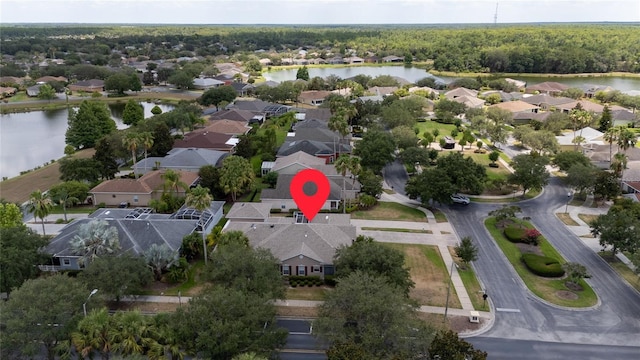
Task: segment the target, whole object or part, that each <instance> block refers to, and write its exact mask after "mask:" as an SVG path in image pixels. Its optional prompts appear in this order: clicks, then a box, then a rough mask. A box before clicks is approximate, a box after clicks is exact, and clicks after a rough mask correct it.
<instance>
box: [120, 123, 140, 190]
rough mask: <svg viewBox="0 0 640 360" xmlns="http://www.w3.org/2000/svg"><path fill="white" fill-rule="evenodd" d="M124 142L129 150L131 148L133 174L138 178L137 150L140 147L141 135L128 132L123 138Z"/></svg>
mask: <svg viewBox="0 0 640 360" xmlns="http://www.w3.org/2000/svg"><path fill="white" fill-rule="evenodd" d="M122 144H123V145H124V146H125V147H126V148H127V149H129V150H131V158H132V159H133V168H134V170H133V175H134V176H135V178H136V179H137V178H138V174H136V171H135V168H136V150H137V149H138V145H139V144H140V135H139V134H137V133H134V132H128V133H127V134H126V135H125V136H124V138H122Z"/></svg>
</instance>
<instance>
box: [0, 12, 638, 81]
mask: <svg viewBox="0 0 640 360" xmlns="http://www.w3.org/2000/svg"><path fill="white" fill-rule="evenodd" d="M0 39H1V40H2V54H3V55H12V56H15V57H16V58H18V59H19V58H26V57H27V55H33V54H47V57H49V58H51V57H55V58H59V59H65V63H66V64H67V65H73V64H74V63H76V64H77V63H80V60H82V61H89V62H90V63H92V64H94V65H105V64H107V63H108V62H109V59H110V57H111V56H112V51H113V50H119V51H120V52H122V54H125V55H128V56H129V57H137V56H145V57H148V58H149V59H151V60H159V59H172V58H177V57H181V56H215V55H231V56H235V58H234V60H238V61H246V60H248V57H249V55H253V54H254V52H255V51H257V50H264V53H262V54H258V56H262V57H268V58H271V60H272V61H273V63H274V64H275V65H277V64H278V63H279V60H280V57H290V56H292V55H294V54H297V52H295V51H293V50H296V49H299V48H303V49H308V50H311V49H314V51H315V52H317V53H318V57H321V58H322V57H328V56H330V54H331V53H333V54H338V53H339V54H342V55H345V54H347V53H355V55H357V56H361V57H365V56H368V55H375V56H377V57H384V56H388V55H395V56H401V57H406V56H407V55H411V56H412V58H413V60H414V61H421V62H424V61H433V68H434V69H435V70H439V71H455V72H512V73H558V74H571V73H583V72H593V73H602V72H611V71H623V72H638V71H640V27H638V26H637V25H631V24H533V25H498V26H495V25H446V26H445V25H431V26H427V25H405V26H400V25H387V26H381V25H376V26H373V25H372V26H349V27H344V26H333V27H331V26H287V27H285V26H273V27H262V26H202V25H197V26H195V25H194V26H189V25H180V26H177V25H173V26H135V25H133V26H87V25H83V26H72V25H64V26H55V27H54V26H52V25H41V26H38V25H35V26H34V25H29V26H28V27H27V26H23V25H9V26H2V27H0ZM276 52H277V53H276Z"/></svg>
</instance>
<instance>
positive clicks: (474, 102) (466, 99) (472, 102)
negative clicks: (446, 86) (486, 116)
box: [453, 95, 484, 109]
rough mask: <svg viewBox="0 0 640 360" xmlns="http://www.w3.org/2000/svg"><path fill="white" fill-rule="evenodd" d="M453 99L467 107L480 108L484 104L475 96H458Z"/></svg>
mask: <svg viewBox="0 0 640 360" xmlns="http://www.w3.org/2000/svg"><path fill="white" fill-rule="evenodd" d="M453 101H455V102H459V103H461V104H464V105H465V106H466V107H467V108H469V109H482V107H483V106H484V100H482V99H480V98H477V97H475V96H467V95H463V96H458V97H455V98H454V99H453Z"/></svg>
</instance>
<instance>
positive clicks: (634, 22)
mask: <svg viewBox="0 0 640 360" xmlns="http://www.w3.org/2000/svg"><path fill="white" fill-rule="evenodd" d="M527 24H638V25H640V21H530V22H503V23H501V22H498V23H493V22H473V23H356V24H353V23H350V24H349V23H312V24H310V23H226V24H213V23H116V22H112V23H108V22H88V23H87V22H15V23H11V22H6V23H2V24H0V27H3V26H9V25H13V26H15V25H120V26H122V25H129V26H131V25H137V26H145V25H146V26H172V25H181V26H185V25H188V26H347V27H354V26H390V25H391V26H398V25H400V26H416V25H420V26H425V25H431V26H434V25H437V26H442V25H445V26H446V25H493V26H500V25H527Z"/></svg>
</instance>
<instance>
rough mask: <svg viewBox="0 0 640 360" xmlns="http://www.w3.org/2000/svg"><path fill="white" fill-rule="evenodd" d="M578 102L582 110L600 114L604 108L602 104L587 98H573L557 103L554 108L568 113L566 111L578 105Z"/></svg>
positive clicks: (568, 111)
mask: <svg viewBox="0 0 640 360" xmlns="http://www.w3.org/2000/svg"><path fill="white" fill-rule="evenodd" d="M578 104H580V106H582V110H585V111H589V112H592V113H594V114H602V111H603V110H604V106H602V105H600V104H596V103H594V102H591V101H588V100H578V101H575V100H574V101H572V102H568V103H564V104H559V105H557V106H556V110H557V111H561V112H563V113H567V114H568V113H570V112H571V110H573V109H575V108H576V106H578ZM612 110H613V108H612Z"/></svg>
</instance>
